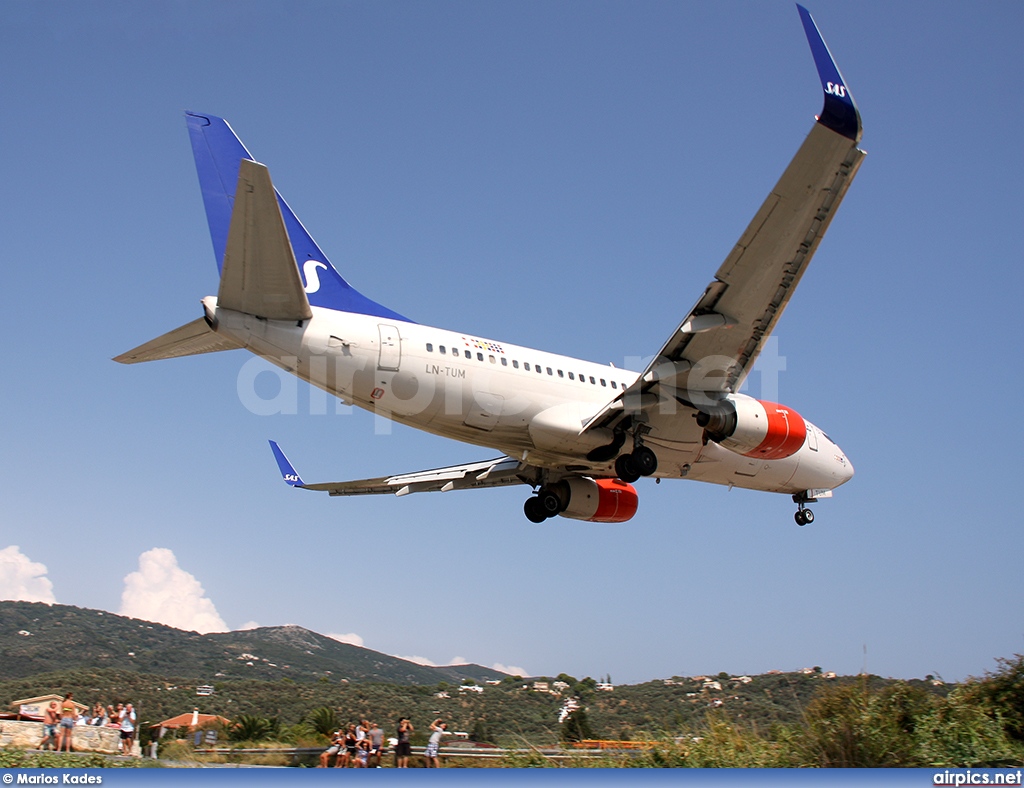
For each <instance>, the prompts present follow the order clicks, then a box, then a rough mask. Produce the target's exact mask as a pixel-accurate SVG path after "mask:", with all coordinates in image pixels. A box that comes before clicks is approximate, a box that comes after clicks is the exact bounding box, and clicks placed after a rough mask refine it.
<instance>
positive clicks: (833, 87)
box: [825, 82, 846, 98]
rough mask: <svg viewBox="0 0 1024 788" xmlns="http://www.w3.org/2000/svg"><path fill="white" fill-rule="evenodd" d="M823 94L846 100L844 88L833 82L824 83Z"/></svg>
mask: <svg viewBox="0 0 1024 788" xmlns="http://www.w3.org/2000/svg"><path fill="white" fill-rule="evenodd" d="M825 92H826V93H827V94H828V95H830V96H839V98H846V87H845V86H843V85H838V84H836V83H835V82H827V83H825Z"/></svg>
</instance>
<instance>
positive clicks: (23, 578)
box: [0, 545, 57, 605]
mask: <svg viewBox="0 0 1024 788" xmlns="http://www.w3.org/2000/svg"><path fill="white" fill-rule="evenodd" d="M0 599H9V600H12V601H14V602H45V603H46V604H48V605H52V604H54V603H55V602H56V601H57V600H56V598H55V597H54V596H53V583H51V582H50V579H49V578H48V577H47V576H46V566H45V565H44V564H39V563H36V562H35V561H31V560H29V557H28V556H27V555H25V554H24V553H22V552H21V550H20V549H19V548H18V546H17V545H11V546H10V547H5V548H4V549H3V550H0Z"/></svg>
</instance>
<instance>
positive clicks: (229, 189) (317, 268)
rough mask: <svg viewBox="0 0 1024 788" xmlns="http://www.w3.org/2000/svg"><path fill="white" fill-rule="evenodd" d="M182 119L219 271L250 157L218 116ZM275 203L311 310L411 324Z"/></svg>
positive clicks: (188, 115) (191, 114) (285, 205)
mask: <svg viewBox="0 0 1024 788" xmlns="http://www.w3.org/2000/svg"><path fill="white" fill-rule="evenodd" d="M185 116H186V120H187V121H188V133H189V137H190V138H191V140H192V153H193V155H194V156H195V160H196V171H197V172H198V173H199V186H200V188H201V189H202V191H203V203H204V204H205V206H206V220H207V222H208V223H209V225H210V236H211V237H212V238H213V251H214V254H215V255H216V256H217V270H218V271H219V270H220V269H221V267H222V266H223V264H224V249H225V247H226V246H227V242H228V226H229V225H230V224H231V209H232V207H233V205H234V201H235V185H236V184H237V183H238V167H239V162H240V161H241V160H242V159H250V160H252V161H255V159H253V157H252V156H251V155H250V154H249V151H247V150H246V149H245V146H244V145H243V144H242V141H241V140H240V139H238V137H237V136H236V135H235V132H234V131H232V130H231V127H230V126H229V125H228V123H227V121H226V120H224V119H223V118H218V117H216V116H214V115H202V114H199V113H194V112H187V113H185ZM277 202H278V204H279V205H280V206H281V216H282V217H283V218H284V224H285V228H286V229H287V230H288V238H289V240H290V241H291V244H292V250H293V251H294V253H295V262H296V263H297V264H298V266H299V268H300V273H301V274H302V281H303V285H304V288H305V291H306V296H307V297H308V298H309V303H310V304H311V305H312V306H319V307H325V308H327V309H336V310H338V311H341V312H355V313H357V314H363V315H374V316H376V317H383V318H387V319H389V320H403V321H405V322H407V323H410V322H412V321H411V320H409V319H408V318H406V317H403V316H402V315H400V314H398V313H397V312H393V311H392V310H390V309H388V308H387V307H384V306H381V305H380V304H378V303H377V302H376V301H371V300H370V299H369V298H367V297H366V296H364V295H363V294H362V293H360V292H359V291H358V290H356V289H355V288H353V287H352V286H351V285H350V284H349V283H348V282H346V281H345V280H344V279H343V278H342V276H341V274H339V273H338V271H337V270H336V269H335V267H334V266H333V265H331V262H330V260H328V259H327V255H325V254H324V253H323V252H322V251H321V250H320V247H319V246H317V245H316V241H314V240H313V238H312V237H311V236H310V234H309V233H308V232H306V228H305V227H303V226H302V222H300V221H299V220H298V218H297V217H296V216H295V214H294V213H292V209H291V208H289V207H288V203H286V202H285V201H284V198H283V197H281V194H280V193H278V194H277Z"/></svg>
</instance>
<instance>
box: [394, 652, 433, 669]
mask: <svg viewBox="0 0 1024 788" xmlns="http://www.w3.org/2000/svg"><path fill="white" fill-rule="evenodd" d="M392 656H393V657H395V658H396V659H404V660H405V661H406V662H415V663H416V664H417V665H423V666H424V667H427V668H436V667H437V663H436V662H432V661H431V660H429V659H427V658H426V657H401V656H399V655H398V654H392Z"/></svg>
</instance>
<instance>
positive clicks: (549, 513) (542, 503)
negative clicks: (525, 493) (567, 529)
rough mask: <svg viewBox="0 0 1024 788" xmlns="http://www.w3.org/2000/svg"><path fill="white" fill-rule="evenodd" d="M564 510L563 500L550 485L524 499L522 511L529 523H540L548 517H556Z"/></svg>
mask: <svg viewBox="0 0 1024 788" xmlns="http://www.w3.org/2000/svg"><path fill="white" fill-rule="evenodd" d="M563 511H565V502H563V500H562V498H561V497H559V495H558V493H556V492H555V491H554V490H553V489H551V487H548V486H546V485H545V486H544V487H541V488H540V490H538V491H537V494H536V495H534V496H533V497H531V498H527V499H526V503H524V504H523V512H524V513H525V514H526V519H527V520H529V521H530V522H531V523H542V522H544V521H545V520H547V519H548V518H549V517H557V516H558V515H559V514H560V513H561V512H563Z"/></svg>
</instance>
